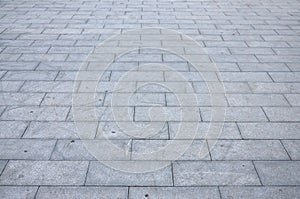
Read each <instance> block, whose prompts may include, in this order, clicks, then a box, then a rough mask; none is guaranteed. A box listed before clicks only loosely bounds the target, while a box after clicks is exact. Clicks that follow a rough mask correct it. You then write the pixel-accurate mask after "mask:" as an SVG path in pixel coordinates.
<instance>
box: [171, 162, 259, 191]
mask: <svg viewBox="0 0 300 199" xmlns="http://www.w3.org/2000/svg"><path fill="white" fill-rule="evenodd" d="M173 172H174V184H175V186H201V185H202V186H209V185H212V186H216V185H260V182H259V179H258V176H257V175H256V172H255V169H254V166H253V164H252V163H251V162H241V161H233V162H226V161H225V162H224V161H212V162H211V161H197V162H194V161H184V162H180V161H179V162H175V163H174V164H173Z"/></svg>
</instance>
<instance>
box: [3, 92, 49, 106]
mask: <svg viewBox="0 0 300 199" xmlns="http://www.w3.org/2000/svg"><path fill="white" fill-rule="evenodd" d="M44 96H45V94H44V93H1V94H0V105H4V106H7V105H8V106H22V105H24V106H25V105H39V104H40V103H41V102H42V99H43V97H44Z"/></svg>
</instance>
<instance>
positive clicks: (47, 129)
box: [23, 121, 96, 139]
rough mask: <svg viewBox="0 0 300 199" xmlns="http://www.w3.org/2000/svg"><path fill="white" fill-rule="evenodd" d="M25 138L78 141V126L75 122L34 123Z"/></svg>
mask: <svg viewBox="0 0 300 199" xmlns="http://www.w3.org/2000/svg"><path fill="white" fill-rule="evenodd" d="M95 132H96V127H95ZM23 137H24V138H44V139H76V138H77V139H78V135H77V130H76V126H75V123H73V122H36V121H33V122H31V123H30V125H29V127H28V129H27V130H26V132H25V134H24V136H23Z"/></svg>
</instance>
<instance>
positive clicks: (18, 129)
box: [0, 121, 28, 138]
mask: <svg viewBox="0 0 300 199" xmlns="http://www.w3.org/2000/svg"><path fill="white" fill-rule="evenodd" d="M27 125H28V124H27V123H26V122H16V121H0V138H20V137H21V136H22V135H23V133H24V132H25V130H26V128H27Z"/></svg>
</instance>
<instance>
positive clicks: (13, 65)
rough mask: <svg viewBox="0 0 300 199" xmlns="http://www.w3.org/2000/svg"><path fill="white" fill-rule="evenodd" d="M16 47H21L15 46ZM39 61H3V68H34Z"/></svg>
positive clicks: (1, 66)
mask: <svg viewBox="0 0 300 199" xmlns="http://www.w3.org/2000/svg"><path fill="white" fill-rule="evenodd" d="M15 48H16V49H17V48H19V47H15ZM38 64H39V63H38V62H1V63H0V69H1V70H34V69H35V68H36V67H37V66H38Z"/></svg>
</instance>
